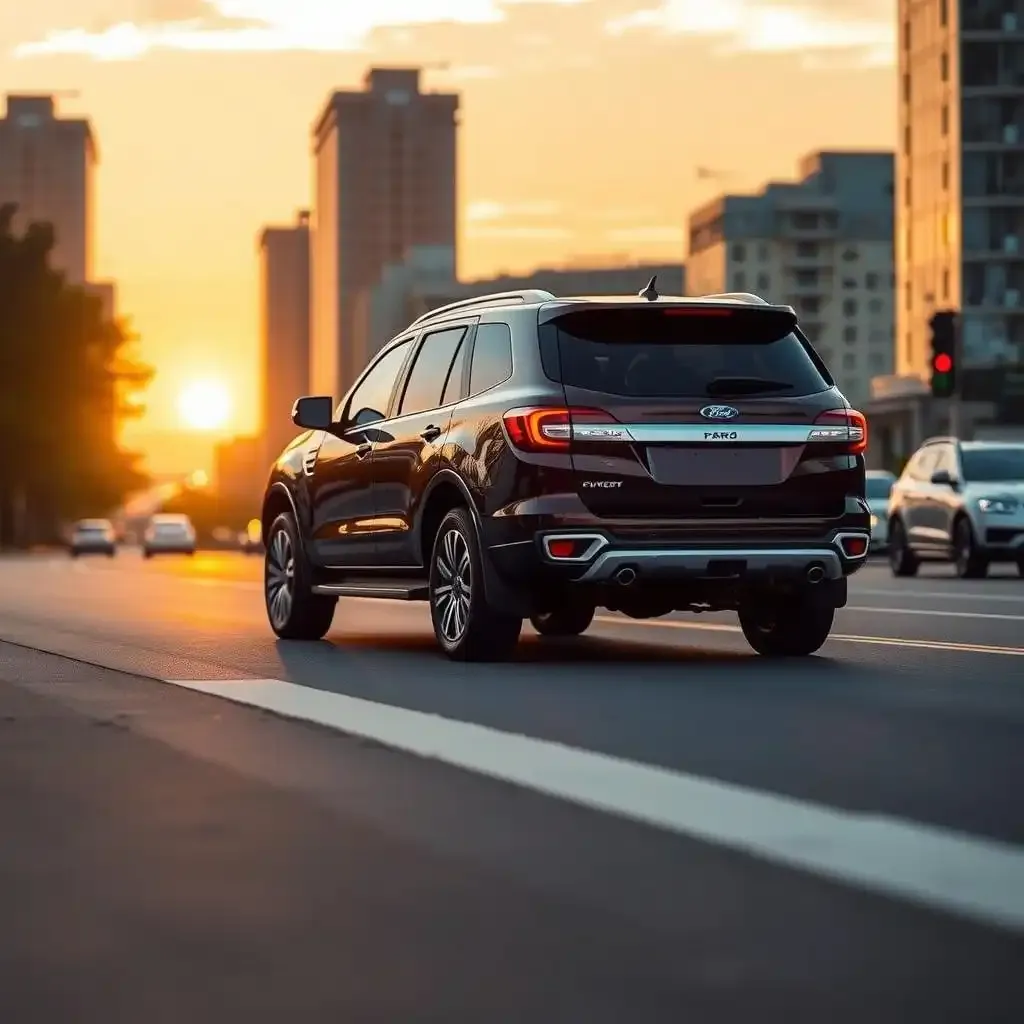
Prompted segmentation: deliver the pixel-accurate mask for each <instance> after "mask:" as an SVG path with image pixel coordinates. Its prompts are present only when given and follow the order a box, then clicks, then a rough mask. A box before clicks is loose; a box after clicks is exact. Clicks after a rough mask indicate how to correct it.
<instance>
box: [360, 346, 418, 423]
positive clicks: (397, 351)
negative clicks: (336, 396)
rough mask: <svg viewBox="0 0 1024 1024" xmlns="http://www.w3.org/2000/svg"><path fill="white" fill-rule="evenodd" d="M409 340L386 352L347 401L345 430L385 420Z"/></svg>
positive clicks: (407, 350) (407, 349)
mask: <svg viewBox="0 0 1024 1024" xmlns="http://www.w3.org/2000/svg"><path fill="white" fill-rule="evenodd" d="M411 344H412V339H411V338H410V339H408V340H407V341H403V342H402V343H401V344H400V345H396V346H395V347H394V348H392V349H389V350H388V351H387V352H386V353H385V354H384V355H382V356H381V357H380V359H378V360H377V362H376V363H374V364H373V366H372V367H371V369H370V371H369V373H367V374H366V376H365V377H364V378H363V379H362V381H361V382H360V383H359V385H358V386H357V387H356V389H355V391H353V392H352V397H351V398H349V400H348V406H347V410H348V413H347V415H348V423H347V424H346V426H352V427H365V426H367V425H368V424H370V423H378V422H379V421H380V420H384V419H387V415H388V405H389V403H390V402H391V392H392V391H394V389H395V381H396V380H397V379H398V374H399V372H400V371H401V369H402V365H403V364H404V363H405V358H406V356H407V355H408V354H409V346H410V345H411Z"/></svg>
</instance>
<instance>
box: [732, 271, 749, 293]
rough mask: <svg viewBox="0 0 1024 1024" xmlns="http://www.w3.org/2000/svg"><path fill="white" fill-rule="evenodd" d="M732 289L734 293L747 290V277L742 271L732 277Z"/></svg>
mask: <svg viewBox="0 0 1024 1024" xmlns="http://www.w3.org/2000/svg"><path fill="white" fill-rule="evenodd" d="M732 287H733V291H737V292H742V291H745V290H746V287H747V275H746V274H744V273H743V271H742V270H737V271H736V273H735V274H733V275H732Z"/></svg>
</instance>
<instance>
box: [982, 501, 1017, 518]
mask: <svg viewBox="0 0 1024 1024" xmlns="http://www.w3.org/2000/svg"><path fill="white" fill-rule="evenodd" d="M978 508H980V509H981V511H982V512H987V513H991V514H992V515H1008V514H1010V513H1013V512H1016V511H1017V509H1019V508H1020V502H1019V501H1017V499H1016V498H979V499H978Z"/></svg>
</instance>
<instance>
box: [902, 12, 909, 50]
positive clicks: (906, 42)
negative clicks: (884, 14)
mask: <svg viewBox="0 0 1024 1024" xmlns="http://www.w3.org/2000/svg"><path fill="white" fill-rule="evenodd" d="M903 49H904V50H909V49H910V19H909V18H907V19H906V20H905V21H904V22H903Z"/></svg>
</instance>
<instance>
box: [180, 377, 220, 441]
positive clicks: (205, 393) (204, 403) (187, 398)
mask: <svg viewBox="0 0 1024 1024" xmlns="http://www.w3.org/2000/svg"><path fill="white" fill-rule="evenodd" d="M178 415H179V416H180V417H181V421H182V423H184V424H185V426H186V427H188V428H189V429H190V430H220V429H221V428H222V427H225V426H226V425H227V422H228V419H229V418H230V416H231V395H230V393H229V392H228V389H227V388H226V387H225V386H224V385H223V384H221V383H220V382H219V381H216V380H197V381H194V382H193V383H191V384H189V385H188V386H187V387H186V388H185V389H184V390H183V391H182V392H181V394H180V395H179V396H178Z"/></svg>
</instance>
